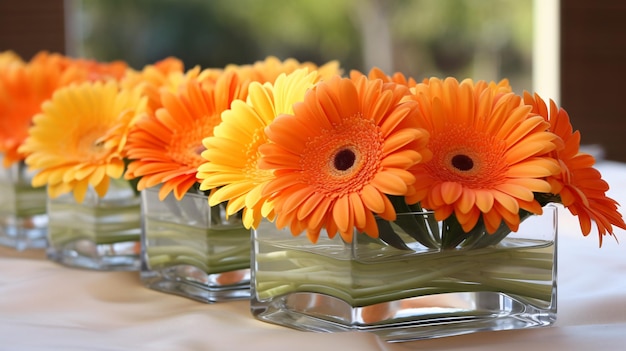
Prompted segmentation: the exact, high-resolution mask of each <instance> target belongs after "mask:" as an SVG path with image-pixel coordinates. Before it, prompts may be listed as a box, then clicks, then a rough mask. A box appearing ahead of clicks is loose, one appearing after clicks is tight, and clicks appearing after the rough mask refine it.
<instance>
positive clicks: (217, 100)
mask: <svg viewBox="0 0 626 351" xmlns="http://www.w3.org/2000/svg"><path fill="white" fill-rule="evenodd" d="M305 64H306V63H304V64H300V63H299V62H297V61H295V60H293V59H289V60H286V61H284V62H281V61H279V60H278V59H276V58H274V57H268V58H267V59H266V60H265V61H260V62H257V63H255V64H252V65H243V66H235V65H229V66H227V67H225V68H223V69H217V68H210V69H204V70H199V69H198V68H197V67H196V68H193V69H192V70H190V71H188V72H187V73H186V74H184V75H182V74H178V75H173V76H168V77H166V79H165V80H159V79H154V78H155V77H158V76H159V75H155V74H154V72H152V73H150V71H148V70H144V74H145V75H146V79H145V80H144V81H145V82H148V84H147V85H145V91H146V92H148V96H152V97H154V98H151V99H150V100H149V101H151V103H150V104H149V105H150V106H152V108H151V109H150V112H149V113H147V114H146V115H145V116H143V118H141V119H139V120H138V121H137V123H136V124H134V125H133V127H132V128H131V130H130V132H129V135H128V142H127V144H126V147H125V150H126V151H125V152H126V155H127V158H128V159H129V164H128V169H127V172H126V174H125V178H126V179H129V180H135V181H137V189H138V190H139V191H141V197H142V215H143V219H144V222H143V230H142V240H141V243H142V266H141V280H142V282H143V283H144V285H146V286H147V287H150V288H153V289H156V290H159V291H163V292H166V293H172V294H176V295H180V296H184V297H188V298H192V299H195V300H199V301H202V302H218V301H224V300H229V299H238V298H248V297H249V296H250V295H249V292H250V289H249V286H250V230H249V229H248V228H246V227H244V225H243V223H242V216H241V211H239V209H236V208H235V209H233V208H232V206H231V207H230V208H229V207H226V204H225V203H222V202H221V201H219V200H215V199H213V197H212V195H211V194H210V192H205V191H203V189H202V188H201V187H200V183H199V181H200V180H199V179H198V178H197V177H196V173H197V168H198V166H199V165H200V164H202V162H203V161H204V159H203V158H202V157H201V156H200V155H201V153H202V152H203V151H204V146H203V145H202V141H203V139H204V138H205V137H208V136H212V135H213V128H214V127H215V126H216V125H217V124H219V123H220V121H221V119H220V116H221V113H222V112H223V111H225V110H227V109H228V108H230V106H231V104H233V103H239V102H242V101H245V100H246V98H247V95H248V84H249V83H250V82H251V81H255V82H257V83H258V84H262V83H265V82H268V83H269V82H273V81H274V80H275V79H276V76H278V74H279V73H281V72H283V71H292V70H294V69H296V68H297V67H298V66H300V65H305ZM148 74H149V76H148ZM149 77H152V79H148V78H149ZM139 81H141V80H139ZM159 81H160V83H159ZM159 87H161V88H159ZM154 88H158V89H154ZM155 93H157V94H155ZM226 157H238V156H235V155H227V156H226ZM209 199H210V200H209ZM248 227H249V226H248Z"/></svg>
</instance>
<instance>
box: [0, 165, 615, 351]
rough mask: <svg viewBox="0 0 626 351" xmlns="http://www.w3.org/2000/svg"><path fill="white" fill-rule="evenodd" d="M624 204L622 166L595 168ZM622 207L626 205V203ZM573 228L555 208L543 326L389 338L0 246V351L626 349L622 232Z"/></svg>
mask: <svg viewBox="0 0 626 351" xmlns="http://www.w3.org/2000/svg"><path fill="white" fill-rule="evenodd" d="M598 169H599V170H600V171H601V172H602V174H603V176H604V178H605V179H606V180H607V181H608V182H609V183H610V184H611V190H610V191H609V195H610V196H611V197H613V198H615V199H616V200H617V201H618V202H620V203H622V204H624V205H626V164H621V163H616V162H602V163H600V164H599V165H598ZM624 210H626V207H625V208H624ZM617 236H618V238H619V239H620V240H621V242H622V243H621V244H618V243H616V242H615V240H613V239H612V238H608V237H605V240H604V245H603V247H602V248H599V247H598V238H597V235H596V234H595V233H592V234H590V236H589V237H583V236H582V235H581V234H580V229H579V227H578V221H577V219H576V218H574V217H572V216H571V215H569V212H567V211H566V210H561V211H560V212H559V244H558V318H557V322H556V323H555V324H554V325H553V326H550V327H543V328H536V329H525V330H510V331H499V332H481V333H475V334H470V335H463V336H456V337H446V338H439V339H431V340H421V341H412V342H407V343H396V344H387V343H384V342H380V341H379V340H378V339H377V338H376V337H375V336H373V335H372V334H368V333H356V332H355V333H352V332H350V333H334V334H318V333H309V332H301V331H295V330H291V329H288V328H283V327H279V326H275V325H271V324H267V323H263V322H260V321H257V320H256V319H254V318H253V317H252V316H251V314H250V312H249V309H248V303H247V302H246V301H235V302H225V303H217V304H203V303H199V302H196V301H193V300H189V299H185V298H182V297H178V296H173V295H168V294H164V293H160V292H157V291H154V290H150V289H148V288H145V287H143V286H142V285H141V283H140V281H139V278H138V273H137V272H93V271H87V270H79V269H71V268H67V267H64V266H61V265H58V264H56V263H52V262H49V261H47V260H46V258H45V255H44V253H43V252H42V251H28V252H25V253H16V252H14V251H11V250H9V249H6V248H2V249H0V350H64V351H69V350H107V351H108V350H271V351H278V350H297V351H306V350H315V351H320V350H322V351H323V350H333V351H334V350H337V351H338V350H359V351H369V350H395V351H402V350H422V349H423V350H431V351H434V350H498V351H502V350H506V351H514V350H524V351H528V350H533V351H537V350H624V349H626V277H625V276H626V233H625V231H623V230H618V231H617Z"/></svg>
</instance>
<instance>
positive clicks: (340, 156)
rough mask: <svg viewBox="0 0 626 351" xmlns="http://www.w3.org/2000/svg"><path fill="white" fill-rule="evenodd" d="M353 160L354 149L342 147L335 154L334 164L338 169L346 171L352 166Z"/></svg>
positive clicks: (354, 157) (354, 158) (354, 156)
mask: <svg viewBox="0 0 626 351" xmlns="http://www.w3.org/2000/svg"><path fill="white" fill-rule="evenodd" d="M355 160H356V155H355V154H354V151H352V150H350V149H349V148H346V149H342V150H339V152H338V153H337V154H336V155H335V159H334V166H335V168H336V169H337V170H339V171H346V170H348V169H350V167H352V166H354V161H355Z"/></svg>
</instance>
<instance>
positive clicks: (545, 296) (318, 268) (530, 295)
mask: <svg viewBox="0 0 626 351" xmlns="http://www.w3.org/2000/svg"><path fill="white" fill-rule="evenodd" d="M258 245H259V246H260V249H264V248H263V246H264V245H267V244H266V243H263V242H262V241H259V243H258ZM266 249H268V250H271V249H269V248H266ZM273 250H277V251H273V252H271V253H269V254H263V253H261V254H257V255H256V264H257V270H256V273H255V274H256V284H257V285H256V286H255V290H256V292H257V294H258V296H259V298H260V299H268V298H272V297H275V296H278V295H279V294H285V293H289V292H303V291H305V292H316V293H322V294H330V295H332V296H335V297H338V298H340V299H342V300H344V301H346V302H348V303H350V304H351V305H352V306H365V305H371V304H375V303H380V302H386V301H391V300H398V299H402V298H409V297H416V296H424V295H431V294H438V293H449V292H478V291H493V292H501V293H505V294H509V295H515V296H517V297H519V298H522V299H533V300H539V301H544V303H548V302H549V301H550V299H551V296H552V270H553V262H554V260H553V254H552V250H553V248H552V246H543V247H530V248H529V247H513V248H493V247H488V248H482V249H476V250H449V251H448V250H446V251H440V252H438V253H432V254H416V255H414V257H403V258H402V259H400V260H389V261H383V262H379V263H373V262H360V261H358V260H347V259H341V258H336V257H332V256H325V255H321V254H316V253H311V252H305V251H300V250H285V249H284V248H280V247H273ZM262 252H263V251H262ZM407 267H415V268H414V269H409V270H407V269H406V268H407Z"/></svg>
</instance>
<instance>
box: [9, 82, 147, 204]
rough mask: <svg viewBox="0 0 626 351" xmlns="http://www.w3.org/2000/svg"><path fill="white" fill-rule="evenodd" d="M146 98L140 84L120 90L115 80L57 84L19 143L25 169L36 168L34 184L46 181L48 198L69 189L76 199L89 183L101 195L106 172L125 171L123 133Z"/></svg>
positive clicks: (119, 173) (109, 175) (112, 174)
mask: <svg viewBox="0 0 626 351" xmlns="http://www.w3.org/2000/svg"><path fill="white" fill-rule="evenodd" d="M145 104H146V102H145V99H144V98H142V97H141V95H140V92H139V91H138V90H134V91H128V90H120V89H119V88H118V84H117V83H116V82H114V81H109V82H107V83H102V82H95V83H92V82H87V83H82V84H80V85H71V86H68V87H64V88H61V89H59V90H57V91H56V92H55V93H54V95H53V96H52V99H51V100H48V101H46V102H45V103H44V104H43V106H42V112H41V113H40V114H38V115H36V116H35V118H34V119H33V126H32V127H31V128H30V130H29V136H28V138H27V139H26V141H25V142H24V145H23V146H22V147H21V148H20V151H21V152H24V153H27V154H28V156H27V157H26V160H25V161H26V164H27V165H28V166H29V169H31V170H36V171H38V173H37V174H36V175H35V176H34V178H33V186H36V187H38V186H44V185H47V186H48V194H49V195H50V197H52V198H55V197H57V196H59V195H61V194H63V193H67V192H70V191H73V194H74V198H75V199H76V201H77V202H82V201H83V199H84V196H85V193H86V192H87V188H88V187H89V186H90V185H91V186H93V188H94V189H95V190H96V192H97V193H98V195H99V196H104V195H105V194H106V192H107V190H108V188H109V181H110V178H120V177H121V176H122V174H123V172H124V161H123V159H122V148H123V146H124V140H125V134H124V133H125V131H126V130H127V128H128V125H129V124H130V123H132V122H133V120H134V118H135V116H137V115H138V114H140V113H142V111H143V109H144V108H145Z"/></svg>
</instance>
